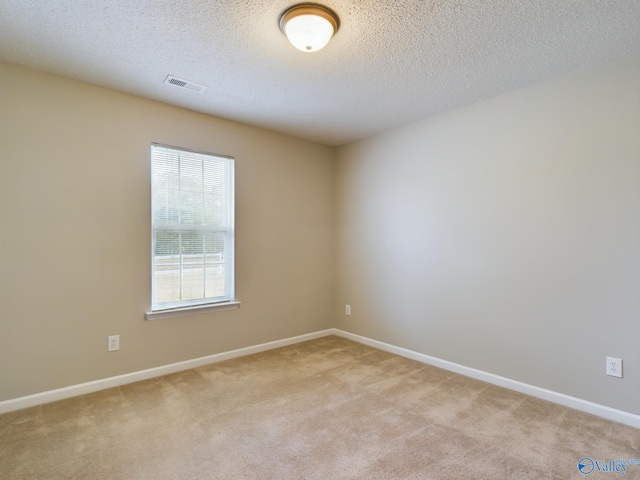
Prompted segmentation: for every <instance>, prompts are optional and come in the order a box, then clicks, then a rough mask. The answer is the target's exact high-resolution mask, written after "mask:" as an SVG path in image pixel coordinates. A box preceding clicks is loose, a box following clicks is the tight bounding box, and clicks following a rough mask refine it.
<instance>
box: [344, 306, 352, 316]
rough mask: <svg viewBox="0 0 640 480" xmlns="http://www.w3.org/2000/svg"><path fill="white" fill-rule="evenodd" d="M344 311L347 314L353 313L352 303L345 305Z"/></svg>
mask: <svg viewBox="0 0 640 480" xmlns="http://www.w3.org/2000/svg"><path fill="white" fill-rule="evenodd" d="M344 313H345V314H346V315H351V305H345V306H344Z"/></svg>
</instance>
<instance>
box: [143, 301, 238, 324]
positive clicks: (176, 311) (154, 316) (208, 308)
mask: <svg viewBox="0 0 640 480" xmlns="http://www.w3.org/2000/svg"><path fill="white" fill-rule="evenodd" d="M232 308H240V302H237V301H233V302H224V303H212V304H209V305H195V306H193V307H182V308H172V309H169V310H157V311H155V312H147V313H145V320H162V319H163V318H171V317H182V316H184V315H195V314H196V313H206V312H213V311H214V310H230V309H232Z"/></svg>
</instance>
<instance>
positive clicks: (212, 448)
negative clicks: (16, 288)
mask: <svg viewBox="0 0 640 480" xmlns="http://www.w3.org/2000/svg"><path fill="white" fill-rule="evenodd" d="M583 457H589V458H591V459H593V460H598V461H600V460H617V459H638V458H640V430H638V429H634V428H632V427H628V426H624V425H621V424H617V423H614V422H609V421H607V420H603V419H600V418H598V417H594V416H591V415H588V414H584V413H580V412H577V411H574V410H571V409H568V408H564V407H561V406H558V405H555V404H552V403H548V402H545V401H542V400H538V399H535V398H532V397H528V396H526V395H522V394H519V393H515V392H512V391H509V390H505V389H502V388H499V387H496V386H492V385H489V384H487V383H483V382H479V381H476V380H472V379H469V378H466V377H463V376H460V375H456V374H453V373H450V372H447V371H444V370H440V369H437V368H434V367H431V366H427V365H424V364H422V363H418V362H415V361H412V360H408V359H406V358H402V357H398V356H396V355H392V354H389V353H386V352H382V351H379V350H376V349H373V348H370V347H367V346H364V345H360V344H358V343H354V342H351V341H349V340H345V339H343V338H339V337H334V336H331V337H324V338H321V339H318V340H313V341H310V342H305V343H301V344H297V345H293V346H289V347H285V348H280V349H277V350H272V351H269V352H264V353H260V354H256V355H251V356H248V357H243V358H238V359H234V360H229V361H226V362H221V363H217V364H213V365H209V366H205V367H201V368H197V369H194V370H188V371H185V372H182V373H177V374H174V375H169V376H165V377H161V378H158V379H153V380H148V381H145V382H140V383H135V384H131V385H127V386H123V387H120V388H113V389H109V390H105V391H102V392H98V393H94V394H90V395H84V396H81V397H76V398H72V399H69V400H64V401H60V402H55V403H51V404H48V405H43V406H39V407H34V408H30V409H26V410H21V411H17V412H12V413H8V414H4V415H0V478H2V479H91V480H93V479H96V480H97V479H134V480H135V479H154V480H160V479H180V480H182V479H260V480H264V479H278V480H283V479H543V478H553V479H563V480H564V479H571V478H576V479H577V478H585V477H586V478H589V479H599V478H619V477H620V473H611V472H598V471H597V469H594V471H593V473H591V474H590V475H588V476H586V475H584V474H582V473H580V471H579V470H578V468H577V464H578V462H579V461H580V460H581V459H582V458H583ZM601 465H602V464H601ZM622 478H624V479H638V478H640V465H633V464H632V465H629V466H628V470H627V471H626V473H625V475H624V477H622Z"/></svg>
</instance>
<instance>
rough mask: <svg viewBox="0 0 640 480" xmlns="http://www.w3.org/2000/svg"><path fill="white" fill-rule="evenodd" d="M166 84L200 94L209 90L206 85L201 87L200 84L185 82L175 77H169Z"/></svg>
mask: <svg viewBox="0 0 640 480" xmlns="http://www.w3.org/2000/svg"><path fill="white" fill-rule="evenodd" d="M164 83H166V84H168V85H173V86H174V87H179V88H186V89H188V90H193V91H194V92H198V93H202V92H204V91H205V90H206V89H207V88H209V87H207V86H205V85H200V84H199V83H195V82H190V81H189V80H185V79H184V78H178V77H174V76H173V75H167V78H165V79H164Z"/></svg>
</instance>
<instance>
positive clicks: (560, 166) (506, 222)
mask: <svg viewBox="0 0 640 480" xmlns="http://www.w3.org/2000/svg"><path fill="white" fill-rule="evenodd" d="M336 178H337V185H336V197H337V200H336V213H337V217H336V218H337V253H338V258H337V289H338V290H337V293H336V308H335V315H336V319H337V322H336V326H337V327H339V328H342V329H344V330H347V331H350V332H353V333H356V334H361V335H364V336H367V337H371V338H374V339H377V340H380V341H384V342H388V343H391V344H394V345H397V346H401V347H405V348H409V349H412V350H415V351H418V352H422V353H425V354H428V355H432V356H435V357H439V358H441V359H445V360H449V361H452V362H456V363H459V364H462V365H466V366H469V367H472V368H476V369H480V370H484V371H487V372H491V373H494V374H497V375H501V376H505V377H508V378H511V379H515V380H519V381H522V382H525V383H529V384H532V385H536V386H539V387H543V388H547V389H550V390H554V391H557V392H561V393H565V394H568V395H572V396H576V397H579V398H582V399H586V400H590V401H593V402H597V403H600V404H604V405H608V406H610V407H614V408H618V409H622V410H625V411H628V412H632V413H636V414H640V343H639V339H640V57H635V58H630V59H626V61H620V62H617V63H614V64H610V65H608V66H606V67H603V68H600V69H598V70H592V71H588V72H580V73H576V74H573V75H569V76H565V77H562V78H558V79H556V80H554V81H551V82H548V83H545V84H542V85H539V86H536V87H533V88H528V89H526V90H521V91H518V92H515V93H512V94H508V95H504V96H501V97H498V98H494V99H491V100H488V101H485V102H483V103H480V104H477V105H473V106H470V107H467V108H463V109H460V110H457V111H454V112H450V113H448V114H444V115H441V116H438V117H435V118H432V119H428V120H425V121H422V122H418V123H414V124H412V125H409V126H406V127H404V128H399V129H396V130H393V131H390V132H386V133H384V134H381V135H378V136H375V137H373V138H370V139H367V140H364V141H361V142H357V143H354V144H351V145H347V146H345V147H342V148H340V149H339V151H338V163H337V177H336ZM346 303H350V304H351V305H352V309H353V310H352V312H353V313H352V315H351V316H345V315H344V304H346ZM606 355H609V356H614V357H620V358H622V359H623V361H624V371H625V378H624V379H623V380H619V379H615V378H611V377H607V376H605V374H604V369H605V356H606Z"/></svg>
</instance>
